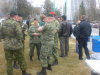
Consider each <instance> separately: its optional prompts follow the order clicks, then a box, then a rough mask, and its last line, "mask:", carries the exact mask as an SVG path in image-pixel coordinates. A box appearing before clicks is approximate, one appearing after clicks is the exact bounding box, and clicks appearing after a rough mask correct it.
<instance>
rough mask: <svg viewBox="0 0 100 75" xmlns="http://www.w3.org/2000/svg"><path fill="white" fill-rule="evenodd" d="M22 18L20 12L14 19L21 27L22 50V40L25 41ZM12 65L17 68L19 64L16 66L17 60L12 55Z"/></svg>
mask: <svg viewBox="0 0 100 75" xmlns="http://www.w3.org/2000/svg"><path fill="white" fill-rule="evenodd" d="M22 20H23V18H22V16H21V15H20V14H18V15H17V16H16V21H17V22H18V23H19V24H20V26H21V29H22V34H23V40H22V43H23V51H24V41H25V30H26V28H25V26H24V25H23V22H22ZM13 67H14V68H15V69H19V66H18V64H17V62H16V58H15V57H14V65H13Z"/></svg>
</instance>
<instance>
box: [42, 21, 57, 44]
mask: <svg viewBox="0 0 100 75" xmlns="http://www.w3.org/2000/svg"><path fill="white" fill-rule="evenodd" d="M56 24H57V22H56V20H53V21H51V22H47V23H46V24H45V26H44V29H43V32H42V35H41V43H43V44H44V43H51V44H54V36H55V33H56V32H57V29H56V28H55V27H56Z"/></svg>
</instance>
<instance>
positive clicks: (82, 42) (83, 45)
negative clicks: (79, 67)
mask: <svg viewBox="0 0 100 75" xmlns="http://www.w3.org/2000/svg"><path fill="white" fill-rule="evenodd" d="M87 42H88V37H85V38H79V39H78V44H79V45H78V47H79V59H82V56H83V52H82V48H84V50H85V55H86V56H87V58H90V55H89V50H88V48H87Z"/></svg>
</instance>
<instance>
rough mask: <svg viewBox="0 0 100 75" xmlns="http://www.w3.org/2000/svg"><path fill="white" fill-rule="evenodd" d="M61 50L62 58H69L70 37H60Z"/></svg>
mask: <svg viewBox="0 0 100 75" xmlns="http://www.w3.org/2000/svg"><path fill="white" fill-rule="evenodd" d="M60 50H61V55H62V56H67V55H68V52H69V37H60Z"/></svg>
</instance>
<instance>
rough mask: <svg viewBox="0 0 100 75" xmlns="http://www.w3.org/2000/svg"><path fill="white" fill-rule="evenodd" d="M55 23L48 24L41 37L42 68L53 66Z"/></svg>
mask: <svg viewBox="0 0 100 75" xmlns="http://www.w3.org/2000/svg"><path fill="white" fill-rule="evenodd" d="M53 24H55V21H52V22H48V23H46V25H45V26H44V30H43V32H42V35H41V43H42V47H41V51H40V61H41V64H42V67H47V66H48V64H51V65H52V64H53V62H54V57H53V54H52V53H53V47H54V35H55V30H54V26H53Z"/></svg>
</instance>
